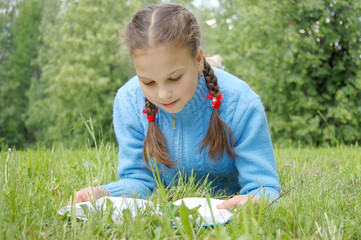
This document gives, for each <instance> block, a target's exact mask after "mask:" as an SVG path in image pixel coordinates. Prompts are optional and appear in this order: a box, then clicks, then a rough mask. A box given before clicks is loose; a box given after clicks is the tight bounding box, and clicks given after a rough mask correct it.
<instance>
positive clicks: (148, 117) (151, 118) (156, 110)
mask: <svg viewBox="0 0 361 240" xmlns="http://www.w3.org/2000/svg"><path fill="white" fill-rule="evenodd" d="M155 112H156V113H158V108H156V109H155ZM142 113H143V114H146V113H147V110H145V109H143V111H142ZM147 119H148V122H154V121H155V119H156V117H153V116H150V115H147Z"/></svg>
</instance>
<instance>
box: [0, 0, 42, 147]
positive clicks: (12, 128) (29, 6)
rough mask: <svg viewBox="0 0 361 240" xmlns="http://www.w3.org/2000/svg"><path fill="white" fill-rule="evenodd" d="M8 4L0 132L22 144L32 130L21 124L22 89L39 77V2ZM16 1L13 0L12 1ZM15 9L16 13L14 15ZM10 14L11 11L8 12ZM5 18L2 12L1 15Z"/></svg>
mask: <svg viewBox="0 0 361 240" xmlns="http://www.w3.org/2000/svg"><path fill="white" fill-rule="evenodd" d="M12 3H13V4H14V1H10V2H9V5H8V7H9V8H10V9H11V10H10V12H8V13H10V14H11V15H8V16H9V19H11V17H14V20H13V21H8V22H7V24H6V25H5V28H2V30H3V34H2V39H1V40H2V44H4V45H5V46H4V50H2V56H1V57H2V61H4V65H2V73H3V74H2V76H1V87H0V95H1V108H0V109H1V110H0V111H1V116H0V126H1V127H0V128H1V135H2V136H3V137H4V138H6V139H7V143H8V144H9V145H10V146H17V147H22V146H24V145H25V144H26V142H27V141H31V140H32V134H31V133H30V132H29V131H28V130H27V128H26V126H25V119H26V116H27V107H28V98H27V96H26V93H27V91H28V89H29V86H30V81H31V79H33V78H39V77H40V72H39V71H40V70H39V68H38V66H37V65H36V64H35V62H34V61H35V60H36V58H37V51H38V48H39V44H40V41H41V36H40V32H39V28H38V26H39V22H40V18H41V6H40V4H39V2H38V1H37V0H29V1H23V2H19V4H18V5H12ZM15 4H16V2H15ZM16 10H18V14H17V15H15V13H16ZM12 14H14V15H12ZM3 17H4V18H5V16H3Z"/></svg>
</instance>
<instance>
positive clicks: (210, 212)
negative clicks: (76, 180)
mask: <svg viewBox="0 0 361 240" xmlns="http://www.w3.org/2000/svg"><path fill="white" fill-rule="evenodd" d="M223 202H224V200H219V199H213V198H209V199H207V198H183V199H179V200H177V201H175V202H174V203H173V205H175V206H181V205H182V203H184V206H185V207H186V208H187V209H189V210H192V209H193V210H197V212H198V214H197V216H198V217H197V219H196V223H197V224H199V225H200V226H213V225H217V224H225V223H227V222H228V221H229V220H230V219H231V217H232V213H231V212H230V211H229V210H227V209H218V208H217V205H218V204H221V203H223ZM109 208H111V209H109ZM126 209H128V210H129V211H130V214H131V217H132V218H134V217H135V216H137V215H139V214H142V213H144V212H145V211H146V210H149V209H151V210H152V212H153V213H154V214H165V213H164V212H162V210H161V209H162V208H161V207H160V206H159V205H156V206H155V205H154V204H153V202H151V201H148V200H144V199H136V198H122V197H103V198H99V199H97V200H96V201H95V203H91V202H83V203H77V204H75V206H74V208H72V206H65V207H63V208H61V209H60V210H59V211H58V213H59V215H61V216H68V217H71V213H72V211H73V213H75V217H76V218H77V219H80V220H82V221H86V220H87V219H88V217H89V216H90V214H96V213H97V211H103V212H104V211H106V210H108V211H109V210H111V218H112V220H113V223H114V224H118V225H120V224H122V223H123V211H124V210H126ZM172 222H173V224H174V221H172ZM174 226H175V224H174Z"/></svg>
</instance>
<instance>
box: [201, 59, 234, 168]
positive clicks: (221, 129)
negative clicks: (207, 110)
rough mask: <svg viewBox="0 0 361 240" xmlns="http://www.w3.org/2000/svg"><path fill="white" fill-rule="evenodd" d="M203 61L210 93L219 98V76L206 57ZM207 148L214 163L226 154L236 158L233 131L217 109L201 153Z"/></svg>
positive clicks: (213, 114) (214, 110) (214, 111)
mask: <svg viewBox="0 0 361 240" xmlns="http://www.w3.org/2000/svg"><path fill="white" fill-rule="evenodd" d="M203 61H204V69H203V74H204V78H205V79H206V83H207V87H208V89H209V93H212V94H213V96H215V97H218V96H219V94H220V93H221V91H220V90H219V86H218V82H217V76H216V75H215V74H214V72H213V69H212V67H211V65H210V64H209V63H208V62H207V61H206V59H205V58H204V57H203ZM207 146H209V151H208V156H209V157H210V158H211V159H212V160H214V161H216V160H217V159H220V158H222V157H223V154H224V152H226V153H227V155H228V156H229V157H230V158H233V159H234V158H236V153H235V151H234V141H233V133H232V130H231V128H230V127H229V126H228V125H227V123H225V122H224V121H223V120H222V119H221V116H220V115H219V111H218V109H215V108H214V109H213V112H212V115H211V119H210V121H209V127H208V131H207V134H206V136H205V137H204V139H203V140H202V142H201V146H200V151H203V150H204V149H205V148H206V147H207Z"/></svg>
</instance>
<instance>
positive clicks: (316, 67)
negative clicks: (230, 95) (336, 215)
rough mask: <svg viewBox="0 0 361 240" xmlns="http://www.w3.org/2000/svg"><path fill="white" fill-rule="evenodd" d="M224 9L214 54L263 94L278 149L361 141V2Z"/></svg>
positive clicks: (230, 4)
mask: <svg viewBox="0 0 361 240" xmlns="http://www.w3.org/2000/svg"><path fill="white" fill-rule="evenodd" d="M220 6H222V8H223V10H222V11H220V10H219V9H217V10H216V12H215V16H216V23H217V24H216V26H215V29H214V30H215V31H216V32H217V33H219V34H217V36H216V37H214V38H215V40H216V41H218V47H217V48H214V49H213V50H214V51H215V52H217V53H219V54H221V55H222V56H224V59H225V66H226V68H227V69H226V70H228V71H230V72H232V73H234V74H236V75H238V76H240V77H241V78H243V79H244V80H246V81H248V82H249V84H250V85H251V86H252V87H253V89H255V90H256V91H257V92H258V93H259V94H260V96H261V97H262V100H263V103H264V105H265V108H266V111H267V116H268V120H269V125H270V130H271V134H272V136H273V139H274V140H275V142H278V143H285V142H288V141H300V142H303V143H306V144H315V145H324V144H331V145H334V144H338V143H341V142H342V143H356V142H359V141H361V131H360V129H361V124H360V119H361V104H360V102H361V70H360V67H361V49H360V46H361V30H360V29H361V18H360V15H359V14H358V13H359V12H361V3H360V2H359V1H337V2H336V1H320V0H318V1H286V0H283V1H268V0H267V1H266V0H261V1H250V0H249V1H248V0H229V1H228V0H224V1H221V3H220ZM225 31H228V33H227V34H220V33H222V32H223V33H224V32H225Z"/></svg>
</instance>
